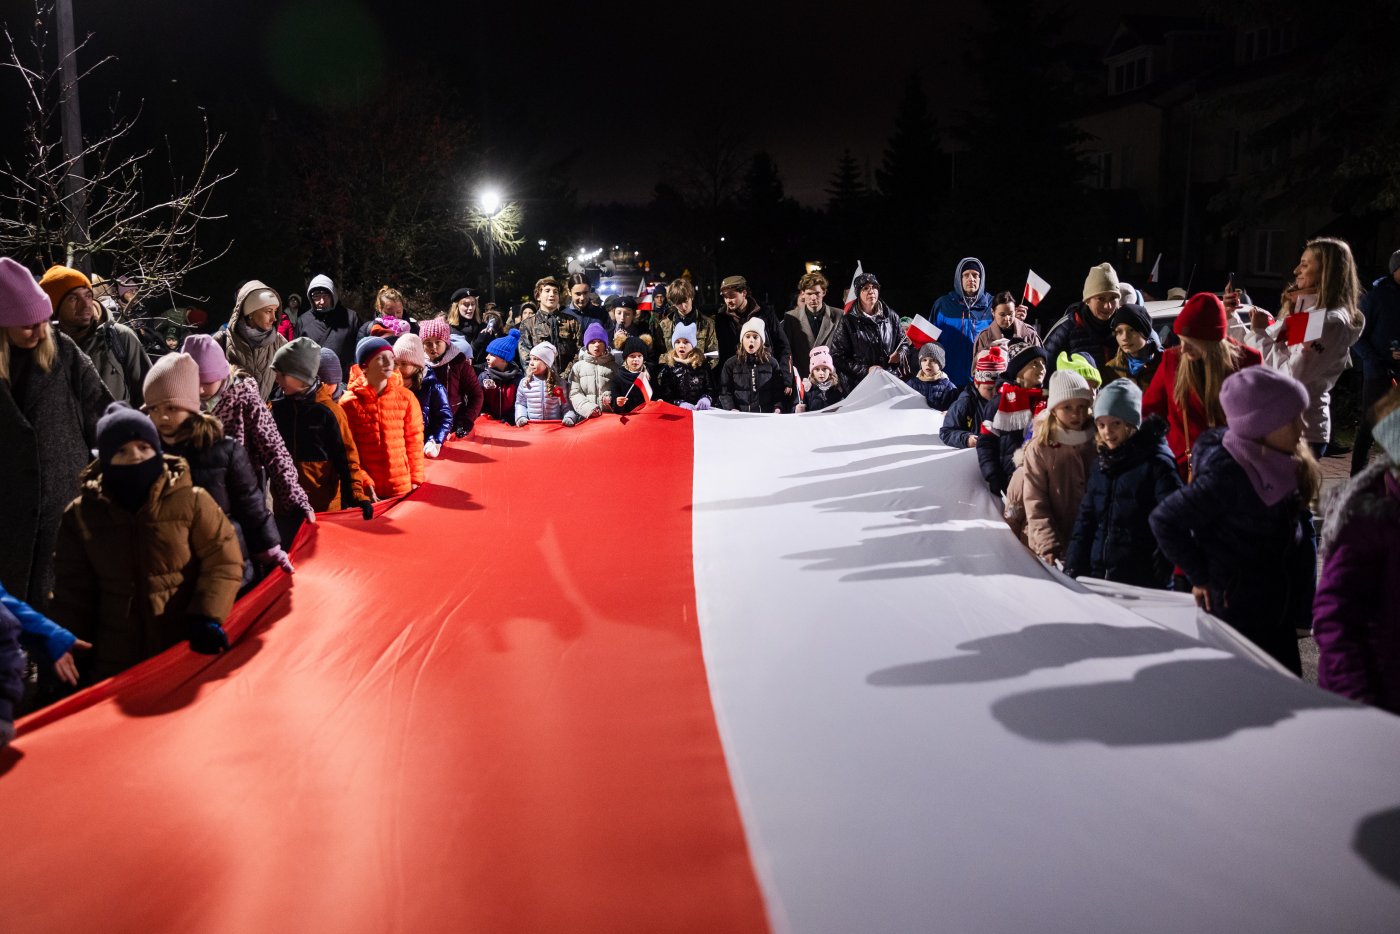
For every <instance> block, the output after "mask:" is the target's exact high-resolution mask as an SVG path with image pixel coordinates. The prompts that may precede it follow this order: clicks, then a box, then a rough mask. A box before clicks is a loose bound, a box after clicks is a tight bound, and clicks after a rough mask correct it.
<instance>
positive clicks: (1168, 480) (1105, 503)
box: [1065, 415, 1181, 587]
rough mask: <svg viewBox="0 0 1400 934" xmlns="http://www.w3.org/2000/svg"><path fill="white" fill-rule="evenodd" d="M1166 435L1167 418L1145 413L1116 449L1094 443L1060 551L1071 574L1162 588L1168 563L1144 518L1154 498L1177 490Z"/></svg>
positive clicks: (1168, 571) (1154, 505)
mask: <svg viewBox="0 0 1400 934" xmlns="http://www.w3.org/2000/svg"><path fill="white" fill-rule="evenodd" d="M1166 435H1167V423H1166V422H1164V421H1163V420H1162V419H1161V418H1160V417H1158V416H1156V415H1150V416H1148V418H1147V420H1146V421H1144V422H1143V423H1142V427H1141V428H1140V429H1138V431H1137V433H1136V434H1135V435H1133V436H1132V437H1131V438H1129V439H1128V440H1127V442H1125V443H1124V444H1123V445H1122V446H1121V447H1119V448H1118V449H1117V450H1113V451H1110V450H1108V449H1107V448H1104V447H1100V448H1099V456H1098V460H1097V461H1096V462H1095V464H1094V468H1093V470H1092V471H1091V472H1090V474H1089V482H1088V484H1087V485H1086V486H1085V488H1084V499H1083V500H1081V501H1080V505H1079V516H1078V517H1077V518H1076V519H1075V522H1074V533H1073V534H1072V535H1071V536H1070V542H1069V548H1068V549H1067V550H1066V552H1065V572H1066V573H1067V574H1069V575H1070V576H1071V577H1078V576H1080V575H1081V574H1083V575H1087V576H1089V577H1097V578H1101V579H1103V580H1110V581H1117V582H1118V583H1120V584H1133V585H1134V586H1138V587H1165V586H1166V585H1167V583H1168V581H1170V579H1171V566H1170V565H1169V564H1168V563H1167V561H1166V559H1164V558H1162V557H1161V553H1160V551H1159V550H1158V548H1157V540H1156V539H1155V538H1153V537H1152V528H1151V526H1150V525H1148V522H1147V517H1148V516H1149V515H1151V514H1152V510H1153V509H1156V508H1157V504H1158V503H1160V502H1162V500H1164V499H1166V498H1167V497H1168V496H1170V495H1171V494H1173V493H1175V492H1176V491H1177V490H1179V489H1181V474H1179V473H1178V472H1177V469H1176V458H1175V457H1173V455H1172V452H1171V449H1170V448H1168V447H1167V443H1166V441H1165V440H1164V439H1165V438H1166Z"/></svg>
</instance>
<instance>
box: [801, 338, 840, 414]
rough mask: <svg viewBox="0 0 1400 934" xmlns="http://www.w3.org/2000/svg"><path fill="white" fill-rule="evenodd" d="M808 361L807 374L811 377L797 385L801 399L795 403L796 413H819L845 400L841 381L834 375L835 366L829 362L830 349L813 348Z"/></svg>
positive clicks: (822, 347) (823, 347) (824, 347)
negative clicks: (799, 388)
mask: <svg viewBox="0 0 1400 934" xmlns="http://www.w3.org/2000/svg"><path fill="white" fill-rule="evenodd" d="M808 359H809V361H810V363H809V365H808V368H807V372H808V373H809V374H811V375H810V376H808V377H807V378H806V379H804V380H802V381H801V382H800V383H799V385H800V386H801V387H802V389H801V396H802V398H801V400H800V401H799V402H798V403H797V408H796V411H798V412H820V411H821V410H822V409H824V408H826V407H827V406H832V405H835V404H836V403H838V402H840V401H841V400H842V399H844V398H846V391H845V390H844V389H842V388H841V380H840V378H839V377H837V375H836V364H834V363H832V361H831V349H830V348H829V347H826V346H821V347H813V348H812V352H811V354H809V355H808Z"/></svg>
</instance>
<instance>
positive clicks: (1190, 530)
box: [1149, 366, 1321, 674]
mask: <svg viewBox="0 0 1400 934" xmlns="http://www.w3.org/2000/svg"><path fill="white" fill-rule="evenodd" d="M1220 405H1221V407H1222V408H1223V409H1224V410H1225V418H1226V423H1227V425H1228V426H1229V427H1228V428H1213V429H1211V430H1209V431H1206V432H1203V433H1202V434H1201V437H1200V440H1199V441H1197V442H1196V448H1195V451H1194V452H1193V454H1192V458H1193V463H1194V464H1195V477H1194V479H1193V480H1192V481H1191V482H1190V483H1189V484H1188V485H1186V486H1185V487H1183V488H1182V489H1180V490H1178V491H1177V492H1176V493H1173V494H1172V495H1171V496H1169V497H1167V499H1166V500H1164V501H1163V502H1162V504H1161V505H1160V506H1158V507H1157V508H1156V509H1155V510H1153V512H1152V516H1151V518H1150V520H1149V521H1150V522H1151V524H1152V532H1153V534H1154V535H1156V536H1157V543H1158V544H1159V545H1161V547H1162V553H1163V554H1164V555H1165V556H1166V557H1167V560H1169V561H1171V562H1172V563H1173V564H1175V565H1176V566H1177V567H1178V568H1180V569H1181V572H1182V573H1183V574H1184V575H1185V576H1186V578H1187V579H1188V580H1189V581H1190V584H1191V593H1192V594H1193V595H1195V597H1196V603H1197V604H1198V605H1199V606H1201V607H1203V608H1204V609H1205V610H1206V611H1207V612H1209V613H1213V614H1215V615H1216V616H1218V617H1220V618H1221V619H1223V620H1224V621H1225V622H1227V623H1229V624H1230V625H1231V626H1233V627H1235V629H1237V630H1238V631H1239V632H1240V634H1241V635H1243V636H1244V637H1245V638H1247V639H1249V640H1251V641H1252V642H1254V644H1255V645H1257V646H1259V647H1260V648H1261V649H1263V650H1264V651H1265V652H1267V653H1268V654H1269V655H1271V656H1273V658H1274V659H1275V660H1277V661H1278V662H1279V663H1280V664H1282V665H1283V666H1284V667H1285V668H1287V669H1288V670H1289V671H1292V672H1293V673H1294V674H1299V673H1300V672H1301V670H1302V668H1301V664H1300V662H1299V658H1298V641H1297V636H1296V630H1298V629H1300V628H1301V629H1307V628H1308V626H1309V625H1310V624H1311V617H1312V603H1313V590H1314V584H1315V575H1316V573H1317V571H1316V554H1315V551H1314V548H1313V538H1312V536H1313V530H1312V513H1311V512H1310V511H1309V507H1308V504H1309V503H1311V502H1312V500H1313V498H1314V497H1316V495H1317V491H1318V487H1319V486H1320V483H1321V475H1320V472H1319V469H1318V466H1317V461H1315V460H1314V459H1313V457H1312V452H1311V451H1310V450H1309V449H1308V448H1307V447H1306V446H1304V445H1301V444H1300V443H1299V442H1300V440H1301V439H1302V436H1303V418H1302V416H1303V413H1304V412H1305V411H1307V408H1308V391H1307V389H1306V388H1305V387H1304V386H1303V384H1302V383H1300V382H1298V381H1297V380H1295V379H1294V378H1293V377H1291V376H1288V375H1287V374H1284V373H1280V372H1279V371H1277V370H1271V369H1269V368H1267V367H1259V366H1256V367H1248V368H1246V369H1244V370H1241V371H1240V372H1238V373H1235V374H1233V375H1232V376H1230V377H1229V378H1228V379H1226V380H1225V382H1224V384H1223V385H1222V386H1221V387H1220Z"/></svg>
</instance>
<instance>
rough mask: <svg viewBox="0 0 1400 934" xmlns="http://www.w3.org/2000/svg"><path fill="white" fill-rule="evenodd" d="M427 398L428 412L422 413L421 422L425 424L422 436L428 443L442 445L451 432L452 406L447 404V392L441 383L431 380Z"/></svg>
mask: <svg viewBox="0 0 1400 934" xmlns="http://www.w3.org/2000/svg"><path fill="white" fill-rule="evenodd" d="M427 397H428V411H426V412H424V413H423V420H424V421H425V422H426V423H427V424H426V427H425V428H424V431H423V436H424V437H425V438H426V439H427V440H429V441H436V442H437V443H438V444H443V443H445V442H446V441H447V435H448V433H449V432H450V431H451V430H452V406H450V405H449V404H448V402H447V390H446V389H445V388H444V387H443V385H442V383H439V382H438V381H437V380H433V381H432V382H431V383H429V384H428V392H427ZM420 447H421V445H420Z"/></svg>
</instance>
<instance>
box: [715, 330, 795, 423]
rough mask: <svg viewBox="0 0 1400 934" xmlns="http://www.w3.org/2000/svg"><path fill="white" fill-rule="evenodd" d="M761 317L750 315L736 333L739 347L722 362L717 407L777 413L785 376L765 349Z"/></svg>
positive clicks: (781, 401) (779, 408)
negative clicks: (737, 333)
mask: <svg viewBox="0 0 1400 934" xmlns="http://www.w3.org/2000/svg"><path fill="white" fill-rule="evenodd" d="M766 330H767V329H766V327H765V325H764V323H763V319H762V318H750V319H749V320H748V321H745V322H744V324H743V328H742V330H741V331H740V332H739V349H738V351H737V352H736V353H735V355H734V356H732V357H730V358H729V359H728V360H726V361H724V367H723V369H721V370H720V378H719V407H720V408H722V409H728V410H731V411H736V412H781V411H782V410H783V399H784V393H783V390H785V389H787V388H788V386H787V378H786V376H785V375H784V374H783V370H782V366H781V365H780V364H779V363H778V361H777V360H774V359H773V355H772V354H770V353H769V352H768V347H767V345H766V344H765V343H764V342H765V340H766V339H767V334H766Z"/></svg>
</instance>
